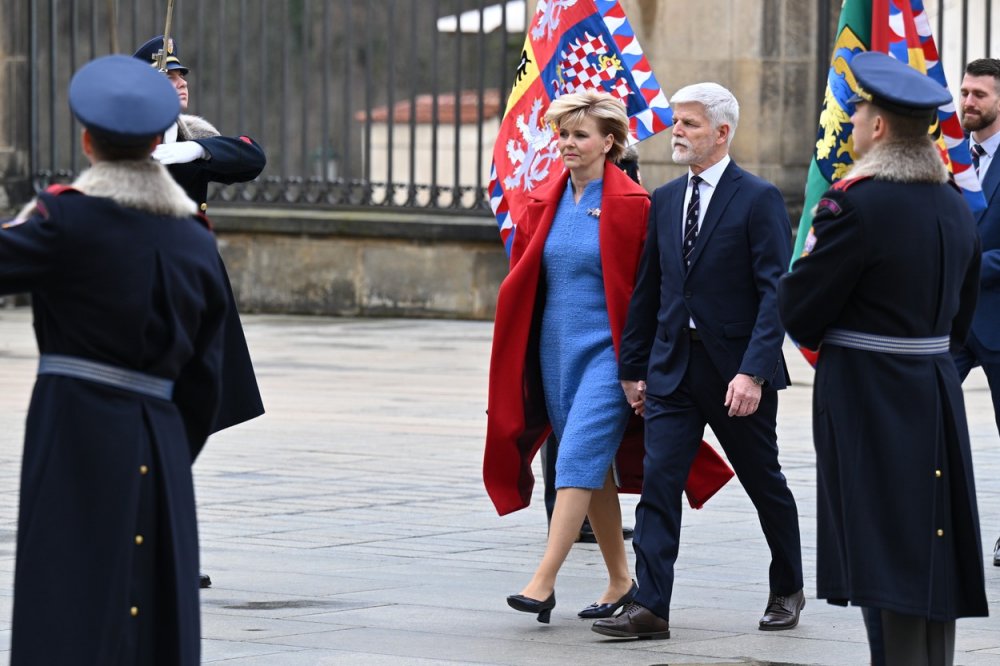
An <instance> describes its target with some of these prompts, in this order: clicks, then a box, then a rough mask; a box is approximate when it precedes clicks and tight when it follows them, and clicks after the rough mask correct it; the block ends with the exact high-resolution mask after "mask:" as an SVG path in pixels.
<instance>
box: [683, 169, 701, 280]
mask: <svg viewBox="0 0 1000 666" xmlns="http://www.w3.org/2000/svg"><path fill="white" fill-rule="evenodd" d="M701 181H702V178H701V176H691V201H689V202H688V207H687V215H685V216H684V245H683V248H682V252H683V254H684V267H685V268H691V254H692V253H693V252H694V242H695V241H696V240H697V239H698V213H699V212H701V195H700V194H699V193H698V183H700V182H701Z"/></svg>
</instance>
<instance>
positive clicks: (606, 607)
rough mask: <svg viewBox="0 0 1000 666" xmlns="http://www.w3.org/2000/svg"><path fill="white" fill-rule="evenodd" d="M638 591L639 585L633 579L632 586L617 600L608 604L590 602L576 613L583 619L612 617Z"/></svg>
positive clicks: (633, 597)
mask: <svg viewBox="0 0 1000 666" xmlns="http://www.w3.org/2000/svg"><path fill="white" fill-rule="evenodd" d="M638 591H639V586H638V585H636V584H635V581H632V587H630V588H629V590H628V592H626V593H625V596H623V597H622V598H621V599H619V600H618V601H614V602H612V603H609V604H590V605H589V606H587V607H586V608H584V609H583V610H582V611H580V612H579V613H577V615H579V616H580V617H582V618H583V619H585V620H592V619H594V618H601V617H612V616H613V615H614V614H615V611H616V610H618V609H619V608H621V607H622V606H624V605H625V604H627V603H629V602H630V601H632V600H633V599H635V594H636V592H638Z"/></svg>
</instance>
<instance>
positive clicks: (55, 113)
mask: <svg viewBox="0 0 1000 666" xmlns="http://www.w3.org/2000/svg"><path fill="white" fill-rule="evenodd" d="M493 1H494V2H495V0H493ZM166 4H167V3H166V0H28V7H27V17H26V22H27V27H28V31H29V44H28V51H29V58H30V82H29V90H30V97H31V99H30V118H29V128H30V129H29V131H30V135H31V136H30V168H31V173H32V175H33V179H34V183H35V186H36V188H37V187H44V186H45V185H46V184H48V183H50V182H53V181H65V180H69V179H72V177H73V176H74V175H75V173H76V172H77V171H79V170H80V169H81V168H82V167H83V166H84V165H85V162H84V158H83V156H82V155H81V153H80V150H79V148H78V144H79V141H78V139H77V134H78V127H77V125H76V122H75V120H74V119H73V118H72V116H71V114H70V113H69V109H68V106H67V103H66V90H67V87H68V83H69V79H70V77H71V76H72V73H73V72H74V71H76V70H77V69H78V68H79V67H80V66H81V65H82V64H83V63H85V62H86V61H88V60H90V59H92V58H94V57H97V56H100V55H104V54H107V53H110V52H111V43H112V39H113V36H114V37H117V39H118V43H119V44H120V48H119V51H121V52H124V53H131V52H132V51H133V50H135V48H137V47H138V46H139V45H140V44H142V43H143V42H145V41H146V40H147V39H149V38H150V37H153V36H155V35H157V34H161V33H162V32H163V27H164V19H165V17H166ZM484 11H485V12H486V14H483V13H482V12H484ZM525 11H526V10H525V3H524V2H505V3H501V4H499V5H493V4H492V3H487V2H486V0H378V1H377V2H373V1H361V0H213V1H212V2H206V1H203V0H193V1H192V0H177V2H176V3H175V9H174V25H173V29H172V31H171V34H172V35H173V36H175V37H176V45H177V49H178V51H179V55H180V56H181V60H182V62H183V63H184V64H185V65H187V66H188V67H190V68H191V72H190V74H189V76H188V83H189V89H190V93H191V106H190V110H189V112H191V113H195V114H197V115H203V116H205V117H206V118H207V119H208V120H209V121H210V122H211V123H213V124H214V125H216V127H218V128H219V130H220V131H222V133H223V134H227V135H236V134H247V135H250V136H253V137H254V138H255V139H257V140H258V141H259V142H260V143H261V145H262V146H263V147H264V149H265V151H266V153H267V156H268V166H267V168H266V170H265V172H264V175H263V176H262V177H261V178H259V179H258V180H257V181H254V182H252V183H246V184H242V185H236V186H229V187H225V188H219V189H217V190H215V191H213V192H212V193H211V194H210V197H211V198H212V199H214V200H216V201H240V202H259V203H274V204H281V205H294V204H308V205H310V206H337V207H344V206H346V207H371V206H386V207H394V208H419V209H433V210H436V211H461V212H466V213H468V212H469V211H481V212H482V213H483V214H484V215H486V214H488V213H489V206H488V203H487V200H486V197H485V187H486V185H487V182H488V179H489V172H488V169H489V165H490V161H491V153H492V147H493V141H494V138H495V135H496V131H497V129H496V128H497V127H498V125H499V118H500V115H501V114H502V108H501V103H502V102H501V97H502V94H501V91H502V92H503V94H504V95H505V93H506V91H507V90H509V88H510V85H511V81H512V78H511V77H512V74H513V72H514V69H515V64H516V57H517V56H518V55H519V52H520V42H521V40H522V36H523V27H518V25H519V24H520V25H521V26H523V23H524V21H525V18H526V17H525ZM463 13H465V14H464V15H463ZM479 16H485V17H486V19H487V20H482V21H480V20H478V18H479ZM459 18H461V20H458V19H459ZM498 21H499V25H497V22H498ZM508 27H510V29H511V30H514V29H516V30H517V31H516V32H511V33H508V32H507V28H508ZM463 31H464V32H463Z"/></svg>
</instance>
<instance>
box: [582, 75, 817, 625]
mask: <svg viewBox="0 0 1000 666" xmlns="http://www.w3.org/2000/svg"><path fill="white" fill-rule="evenodd" d="M670 104H671V106H672V107H673V114H674V124H673V130H672V132H673V141H672V144H673V159H674V162H676V163H678V164H684V165H687V166H688V167H689V170H688V173H687V174H685V175H683V176H681V177H680V178H677V179H676V180H673V181H671V182H669V183H667V184H666V185H664V186H662V187H660V188H659V189H657V190H656V191H655V192H654V193H653V201H652V207H651V208H650V215H649V232H648V236H647V238H646V247H645V250H644V254H643V258H642V262H641V264H640V267H639V276H638V279H637V282H636V287H635V291H634V293H633V295H632V300H631V303H630V305H629V313H628V321H627V323H626V325H625V331H624V333H623V335H622V342H621V353H620V357H619V378H620V379H621V383H622V388H623V389H624V390H625V395H626V397H627V399H628V401H629V403H630V404H631V405H632V408H633V409H635V411H636V412H637V413H640V414H643V415H644V416H645V431H646V432H645V435H646V458H645V480H644V483H643V489H642V497H641V499H640V501H639V505H638V507H637V508H636V525H635V535H634V537H633V541H632V543H633V546H634V548H635V553H636V573H637V577H638V583H639V591H638V593H637V595H636V597H635V601H634V602H633V603H632V604H630V605H628V606H626V607H625V608H624V609H623V610H622V612H621V613H620V614H619V615H618V616H617V617H614V618H609V619H604V620H598V621H597V622H595V623H594V626H593V629H594V631H596V632H597V633H599V634H604V635H606V636H614V637H619V638H661V639H662V638H670V624H669V619H670V617H669V614H670V597H671V593H672V589H673V582H674V562H675V561H676V559H677V551H678V544H679V541H680V531H681V493H682V491H683V489H684V482H685V479H687V476H688V471H689V469H690V468H691V463H692V461H693V460H694V456H695V453H696V452H697V450H698V445H699V442H701V439H702V434H703V433H704V430H705V426H706V425H709V426H711V428H712V431H713V432H714V433H715V435H716V437H717V438H718V440H719V443H720V444H721V445H722V447H723V449H725V452H726V455H727V456H728V458H729V461H730V463H731V464H732V466H733V469H734V470H735V472H736V475H737V476H738V477H739V479H740V482H741V483H742V484H743V487H744V488H745V489H746V491H747V494H748V495H749V496H750V499H751V501H753V503H754V506H755V507H756V508H757V513H758V515H759V518H760V523H761V527H762V528H763V531H764V537H765V538H766V539H767V544H768V546H769V547H770V550H771V566H770V577H769V578H770V580H769V582H770V592H771V593H770V596H769V598H768V601H767V606H766V609H765V611H764V616H763V617H762V618H761V619H760V622H759V628H760V629H762V630H778V629H791V628H793V627H795V626H796V625H797V624H798V621H799V613H800V612H801V610H802V607H803V606H804V605H805V598H804V595H803V592H802V555H801V546H800V538H799V523H798V510H797V509H796V506H795V499H794V497H792V493H791V491H790V490H789V489H788V484H787V482H786V481H785V477H784V475H783V474H782V473H781V465H780V464H779V463H778V445H777V435H776V433H775V422H776V415H777V409H778V394H777V391H778V390H780V389H783V388H785V387H786V386H787V384H788V381H789V380H788V373H787V371H786V369H785V361H784V357H783V356H782V353H781V344H782V340H783V338H784V329H783V328H782V326H781V322H780V321H779V318H778V308H777V288H778V279H779V278H780V277H781V275H782V274H783V273H784V272H785V271H786V270H787V267H788V262H789V258H790V255H791V225H790V224H789V221H788V214H787V212H786V210H785V203H784V201H783V199H782V197H781V194H780V193H779V192H778V190H777V188H775V187H774V185H772V184H770V183H768V182H766V181H764V180H761V179H760V178H758V177H756V176H754V175H753V174H750V173H748V172H746V171H744V170H743V169H741V168H740V167H738V166H737V165H736V163H735V162H733V161H732V160H731V159H730V157H729V145H730V143H731V141H732V138H733V134H734V132H735V131H736V124H737V122H738V120H739V104H738V103H737V101H736V98H735V97H734V96H733V94H732V93H731V92H729V91H728V90H726V89H725V88H723V87H722V86H720V85H718V84H716V83H699V84H695V85H691V86H687V87H685V88H682V89H681V90H679V91H678V92H677V93H676V94H675V95H674V96H673V98H672V99H671V100H670Z"/></svg>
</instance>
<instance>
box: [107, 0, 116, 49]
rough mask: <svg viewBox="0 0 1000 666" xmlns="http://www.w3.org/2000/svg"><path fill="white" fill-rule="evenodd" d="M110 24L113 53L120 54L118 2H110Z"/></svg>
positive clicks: (109, 0)
mask: <svg viewBox="0 0 1000 666" xmlns="http://www.w3.org/2000/svg"><path fill="white" fill-rule="evenodd" d="M108 23H109V26H108V27H109V30H108V33H109V35H110V46H111V52H112V53H118V0H108Z"/></svg>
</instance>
